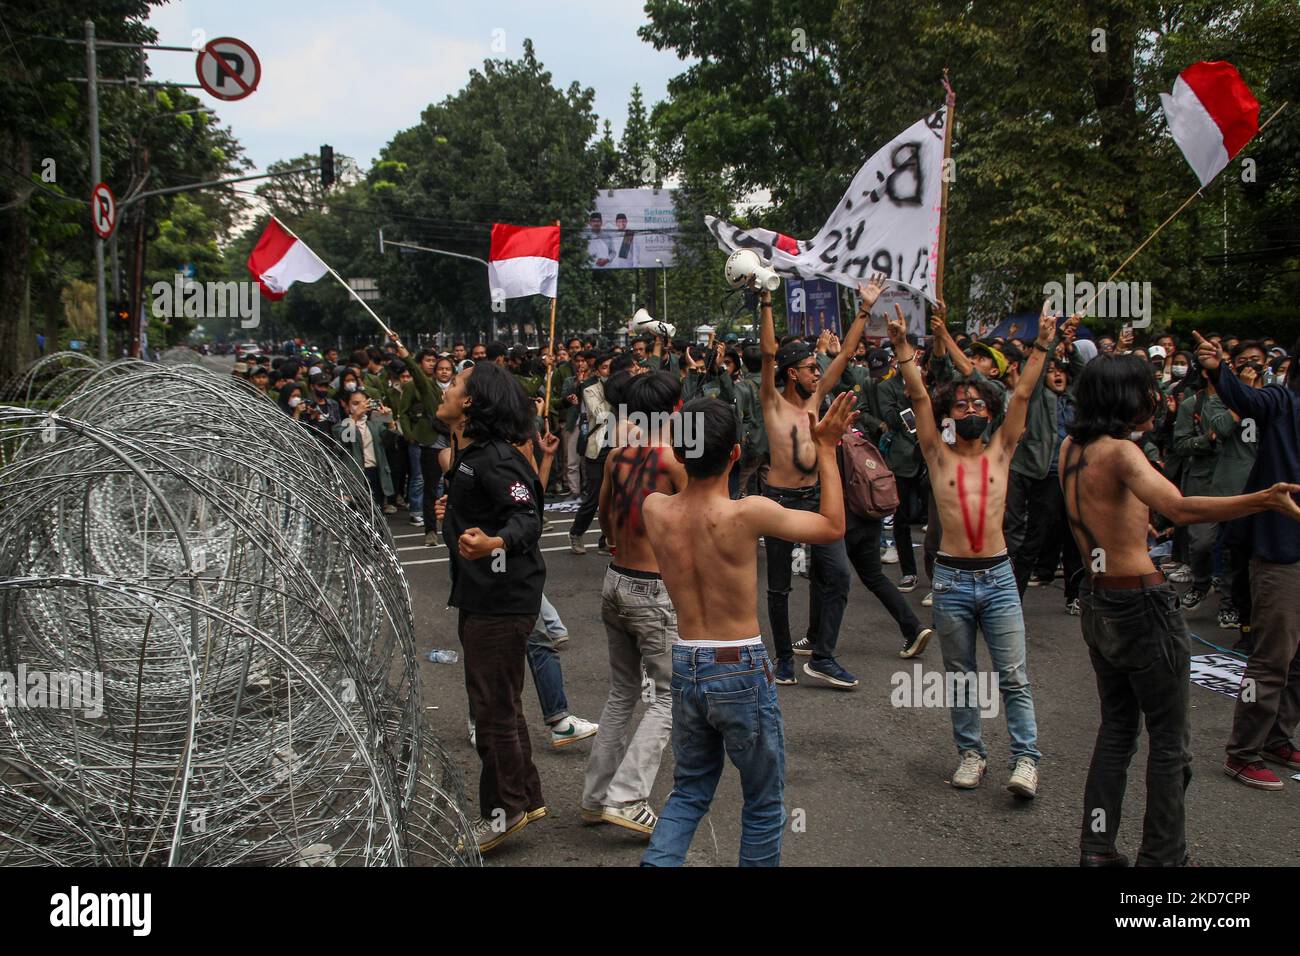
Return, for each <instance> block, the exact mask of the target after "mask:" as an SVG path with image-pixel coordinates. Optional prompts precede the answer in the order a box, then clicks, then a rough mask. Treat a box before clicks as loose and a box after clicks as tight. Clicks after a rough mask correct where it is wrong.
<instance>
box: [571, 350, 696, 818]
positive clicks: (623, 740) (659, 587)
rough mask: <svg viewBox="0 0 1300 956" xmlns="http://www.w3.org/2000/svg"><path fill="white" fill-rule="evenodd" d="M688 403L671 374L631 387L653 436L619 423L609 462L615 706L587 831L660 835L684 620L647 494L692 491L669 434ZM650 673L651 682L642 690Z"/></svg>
mask: <svg viewBox="0 0 1300 956" xmlns="http://www.w3.org/2000/svg"><path fill="white" fill-rule="evenodd" d="M680 395H681V386H680V385H679V384H678V381H677V376H676V375H673V374H672V373H670V372H650V373H647V374H645V375H639V376H637V377H636V378H635V379H633V380H632V382H631V383H630V384H629V385H628V388H627V400H626V405H627V411H628V412H629V413H630V414H631V415H633V416H636V415H638V413H640V414H643V415H645V416H646V420H647V421H648V423H649V430H648V431H641V430H638V429H636V428H634V427H633V428H629V427H628V423H627V422H620V423H619V425H618V430H620V431H622V432H623V433H624V435H625V437H624V440H623V441H621V442H616V444H617V445H618V447H616V448H615V449H614V450H613V451H611V452H610V453H609V456H608V457H607V458H606V459H605V476H604V478H603V479H602V481H601V485H600V509H599V515H600V529H601V531H602V533H603V534H604V535H605V540H606V541H608V542H609V545H610V550H611V552H612V553H613V554H614V555H615V558H614V560H613V561H612V562H611V563H610V565H609V570H608V571H606V572H605V586H604V590H603V592H602V594H601V618H602V619H603V620H604V622H605V634H606V636H607V637H608V640H609V698H608V699H607V700H606V702H605V709H604V711H603V712H602V713H601V715H600V732H599V733H597V735H596V742H595V743H594V744H593V745H592V748H591V759H590V760H589V761H588V762H587V776H586V780H585V782H584V784H583V789H582V807H581V814H582V818H583V820H585V821H586V822H588V823H612V824H614V825H615V826H620V827H624V828H625V829H628V830H632V831H633V832H635V833H642V834H646V835H649V834H650V833H652V832H654V828H655V821H656V819H657V818H656V817H655V812H654V810H653V809H651V807H650V803H649V797H650V790H651V789H652V788H653V787H654V782H655V776H656V774H658V772H659V762H660V760H661V758H662V757H663V752H664V745H665V744H666V743H667V742H668V734H669V731H670V730H671V729H672V722H673V712H672V704H673V699H672V671H673V660H672V643H673V640H674V639H675V638H676V637H677V612H676V611H674V610H673V604H672V601H670V600H669V599H668V591H667V589H666V588H665V587H664V583H663V581H662V579H661V578H660V576H659V562H658V561H657V560H656V559H655V554H654V550H653V549H652V548H651V547H650V542H649V541H648V540H647V538H646V524H645V518H644V516H643V515H642V504H643V502H644V501H645V499H646V496H647V495H651V494H655V493H660V494H665V495H671V494H676V493H677V492H679V491H681V490H682V489H683V488H684V487H686V469H685V468H684V467H683V466H682V463H681V462H680V461H678V460H677V458H676V457H675V456H674V455H673V454H672V439H671V429H670V428H668V427H666V426H667V422H668V417H669V416H670V415H671V414H672V411H673V409H674V408H675V407H676V406H677V400H678V398H679V397H680ZM629 432H630V434H629ZM642 674H644V675H645V679H646V681H647V682H648V685H647V686H646V687H645V689H644V690H643V689H642ZM642 697H644V698H645V699H646V701H648V703H649V705H650V706H649V707H648V708H647V709H646V712H645V715H644V716H643V717H642V718H641V722H640V723H639V724H637V726H636V730H635V732H634V733H633V734H632V737H631V740H630V741H629V740H628V724H629V723H631V721H632V712H633V711H634V710H636V705H637V700H638V698H642Z"/></svg>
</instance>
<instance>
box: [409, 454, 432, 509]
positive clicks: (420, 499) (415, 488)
mask: <svg viewBox="0 0 1300 956" xmlns="http://www.w3.org/2000/svg"><path fill="white" fill-rule="evenodd" d="M406 460H407V461H408V462H409V463H410V464H409V465H408V469H409V470H408V471H407V474H408V475H410V483H409V484H408V485H407V489H406V500H407V502H408V504H409V506H410V512H411V514H413V515H418V514H423V513H424V472H423V471H421V470H420V446H419V445H417V444H416V443H415V442H411V443H410V444H408V445H407V446H406ZM429 530H430V531H432V530H433V529H432V528H430V529H429Z"/></svg>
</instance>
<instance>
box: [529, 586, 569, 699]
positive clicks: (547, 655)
mask: <svg viewBox="0 0 1300 956" xmlns="http://www.w3.org/2000/svg"><path fill="white" fill-rule="evenodd" d="M568 633H569V632H568V629H567V628H565V626H564V622H563V621H561V620H560V612H559V611H557V610H555V607H554V606H553V605H552V604H551V602H550V601H548V600H546V595H545V594H543V595H542V612H541V613H540V614H539V615H538V616H537V623H536V624H534V625H533V631H532V633H531V634H529V635H528V669H529V670H531V671H532V672H533V684H534V685H535V686H536V687H537V701H538V703H540V704H541V705H542V720H544V721H546V723H548V724H556V723H559V722H560V721H561V720H563V719H564V718H565V717H568V716H569V699H568V698H567V697H565V696H564V670H563V669H562V668H561V667H560V652H559V651H557V650H556V649H555V642H556V641H557V640H558V639H559V638H562V637H564V636H565V635H567V634H568Z"/></svg>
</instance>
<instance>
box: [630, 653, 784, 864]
mask: <svg viewBox="0 0 1300 956" xmlns="http://www.w3.org/2000/svg"><path fill="white" fill-rule="evenodd" d="M719 656H721V657H723V658H724V660H723V661H721V662H720V661H719V660H718V657H719ZM728 657H730V658H733V659H732V660H730V661H728V660H725V658H728ZM672 690H673V759H674V760H675V761H676V768H675V769H674V771H673V790H672V793H670V794H669V795H668V802H667V803H665V804H664V808H663V810H662V812H661V813H660V814H659V822H658V823H657V824H655V829H654V833H653V834H652V835H651V837H650V845H649V846H648V847H647V848H646V851H645V855H644V856H643V857H642V858H641V865H642V866H681V864H682V862H683V861H684V860H685V859H686V851H687V850H688V849H689V848H690V845H691V839H692V838H693V837H694V836H695V828H696V827H698V826H699V825H700V820H701V819H703V817H704V815H705V814H706V813H708V812H709V805H710V804H711V803H712V802H713V794H714V791H715V790H716V789H717V787H718V780H719V779H720V778H721V777H722V767H723V754H724V753H725V754H726V756H727V757H730V758H731V762H732V763H733V764H735V765H736V769H737V770H739V771H740V786H741V792H742V793H743V794H744V798H745V805H744V808H743V809H742V810H741V812H740V865H741V866H779V865H780V863H781V831H782V829H783V828H784V826H785V729H784V725H783V724H782V721H781V707H780V705H779V704H778V703H777V700H776V684H775V682H774V681H773V678H772V665H771V663H770V661H769V660H768V657H767V651H765V650H764V649H763V647H762V645H760V644H752V645H748V646H745V647H726V648H717V647H683V646H681V645H676V646H674V647H673V679H672Z"/></svg>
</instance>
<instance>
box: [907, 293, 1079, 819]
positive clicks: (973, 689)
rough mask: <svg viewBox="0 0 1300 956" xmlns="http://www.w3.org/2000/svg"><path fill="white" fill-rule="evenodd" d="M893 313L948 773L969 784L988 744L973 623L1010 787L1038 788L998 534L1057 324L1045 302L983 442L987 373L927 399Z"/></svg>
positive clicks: (1016, 597) (1020, 637)
mask: <svg viewBox="0 0 1300 956" xmlns="http://www.w3.org/2000/svg"><path fill="white" fill-rule="evenodd" d="M895 313H896V315H897V318H896V319H890V320H889V338H890V340H891V341H892V342H893V345H894V353H895V355H896V356H897V359H898V367H899V368H900V369H901V370H902V375H903V380H904V382H905V383H906V389H907V397H908V398H910V399H911V400H912V407H913V409H914V410H915V413H916V433H917V434H916V437H917V441H918V443H919V445H920V447H921V453H922V454H923V455H924V456H925V461H926V464H927V465H928V466H929V468H930V485H931V487H932V489H933V491H934V499H935V503H936V504H937V505H938V507H939V516H940V519H941V520H940V524H941V525H942V528H943V532H942V534H943V537H942V538H941V540H940V544H939V553H938V556H937V557H936V560H935V565H934V576H933V580H934V626H935V630H937V631H938V632H939V640H940V643H941V644H942V646H943V664H944V670H945V671H946V672H947V673H946V675H945V677H946V680H945V687H946V688H948V689H949V692H950V696H949V700H948V704H949V709H950V712H951V714H952V726H953V736H954V737H955V738H956V742H957V751H958V753H959V754H960V756H961V763H960V765H959V766H958V768H957V771H956V772H955V773H954V774H953V776H952V781H951V783H952V785H953V786H954V787H957V788H958V789H964V790H968V789H974V788H975V787H978V786H979V784H980V781H981V780H982V779H983V777H984V772H985V769H986V767H987V760H986V756H987V749H986V748H985V745H984V741H983V739H982V738H981V735H980V710H981V708H983V707H989V706H991V705H992V704H994V703H995V701H993V700H985V701H977V700H976V698H977V696H978V694H977V686H983V685H982V683H981V682H979V681H977V679H976V677H977V675H976V658H975V630H976V628H979V630H981V631H982V632H983V634H984V640H985V643H987V644H988V648H989V657H990V658H991V659H992V661H993V666H994V667H995V668H996V669H997V672H998V686H999V690H1000V691H1001V697H1002V704H1003V707H1004V708H1005V710H1006V714H1007V732H1008V736H1009V737H1010V738H1011V764H1012V767H1013V770H1012V774H1011V779H1010V781H1009V782H1008V784H1007V789H1008V790H1010V791H1011V792H1012V793H1014V794H1015V795H1016V796H1018V797H1022V798H1025V799H1028V798H1032V797H1033V796H1035V795H1036V794H1037V792H1038V761H1039V759H1040V758H1041V756H1042V755H1041V754H1040V753H1039V751H1038V727H1037V723H1036V721H1035V718H1034V700H1033V696H1032V695H1031V694H1030V690H1029V674H1028V671H1027V670H1026V667H1025V622H1024V616H1023V614H1022V613H1021V608H1020V593H1019V591H1018V590H1017V588H1016V575H1015V571H1014V570H1013V568H1012V564H1011V559H1010V557H1009V556H1008V554H1007V547H1006V542H1005V540H1004V538H1003V534H1002V520H1003V511H1004V509H1005V506H1006V499H1007V485H1008V474H1009V470H1010V467H1011V458H1012V456H1013V455H1014V454H1015V450H1016V445H1017V444H1018V443H1019V441H1020V437H1021V435H1022V434H1023V433H1024V431H1025V419H1026V416H1027V414H1028V411H1029V399H1030V396H1031V395H1032V394H1033V391H1034V386H1035V385H1036V384H1037V383H1038V377H1039V375H1041V374H1042V371H1043V364H1044V361H1045V360H1046V358H1047V356H1048V354H1049V352H1050V351H1051V348H1050V343H1051V342H1052V339H1053V337H1054V335H1055V333H1056V319H1055V318H1053V317H1052V316H1051V315H1050V314H1048V311H1047V305H1046V303H1044V305H1043V312H1042V315H1041V316H1040V317H1039V321H1038V338H1037V340H1036V341H1035V342H1034V345H1033V348H1032V349H1031V350H1030V357H1029V360H1028V361H1027V362H1026V363H1025V369H1024V372H1023V373H1022V374H1021V375H1020V379H1019V381H1018V382H1017V383H1016V388H1015V391H1014V392H1012V394H1011V400H1010V402H1009V403H1008V407H1007V410H1006V417H1005V419H1004V420H1003V422H1002V426H1001V427H1000V428H999V429H998V430H997V431H996V432H994V433H993V435H992V437H991V438H990V439H989V440H988V442H987V444H986V443H985V437H984V436H985V432H986V430H987V428H988V425H989V421H990V420H991V419H992V418H994V417H995V416H996V415H997V414H998V413H999V412H1000V411H1001V405H1002V394H1001V392H1000V391H998V390H997V389H995V388H994V386H992V385H991V384H990V383H989V382H987V381H983V380H978V379H977V380H974V381H970V380H960V379H959V380H956V381H954V382H950V383H947V384H945V385H944V386H942V387H941V388H940V389H939V390H938V391H937V392H936V393H935V396H934V401H933V403H932V402H931V399H930V396H929V395H928V394H927V393H926V390H925V385H924V383H923V382H922V380H921V373H920V370H918V369H917V367H916V350H915V349H914V348H913V347H912V346H911V344H909V343H908V341H907V336H906V333H907V324H906V322H905V320H904V318H903V312H902V310H901V309H899V308H897V307H895Z"/></svg>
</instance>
